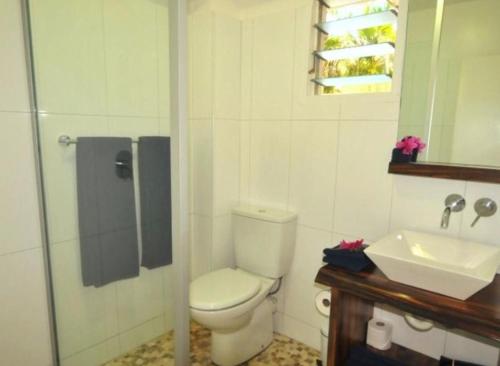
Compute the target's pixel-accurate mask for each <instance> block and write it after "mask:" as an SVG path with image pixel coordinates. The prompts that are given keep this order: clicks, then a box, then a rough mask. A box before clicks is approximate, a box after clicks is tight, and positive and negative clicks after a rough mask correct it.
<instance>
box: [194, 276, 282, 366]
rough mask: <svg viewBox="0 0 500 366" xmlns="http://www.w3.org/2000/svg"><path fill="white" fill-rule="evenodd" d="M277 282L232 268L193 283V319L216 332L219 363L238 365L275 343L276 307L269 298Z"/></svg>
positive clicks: (214, 344)
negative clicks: (273, 339) (273, 324)
mask: <svg viewBox="0 0 500 366" xmlns="http://www.w3.org/2000/svg"><path fill="white" fill-rule="evenodd" d="M275 283H276V281H275V280H273V279H268V278H264V277H260V276H257V275H254V274H251V273H248V272H246V271H243V270H241V269H231V268H225V269H221V270H217V271H214V272H210V273H207V274H205V275H203V276H201V277H198V278H197V279H196V280H194V281H193V282H192V283H191V288H190V299H189V301H190V311H191V317H192V319H193V320H195V321H196V322H198V323H200V324H201V325H203V326H205V327H207V328H209V329H210V330H211V331H212V348H211V358H212V361H213V362H214V363H215V364H217V365H220V366H234V365H238V364H240V363H242V362H244V361H246V360H248V359H249V358H251V357H253V356H254V355H256V354H257V353H259V352H261V351H262V350H264V349H265V348H266V347H267V346H268V345H269V344H270V343H271V341H272V337H273V326H272V321H273V319H272V313H273V308H274V306H273V304H272V302H271V301H270V300H269V299H267V297H268V295H269V292H270V290H271V289H272V288H273V285H274V284H275Z"/></svg>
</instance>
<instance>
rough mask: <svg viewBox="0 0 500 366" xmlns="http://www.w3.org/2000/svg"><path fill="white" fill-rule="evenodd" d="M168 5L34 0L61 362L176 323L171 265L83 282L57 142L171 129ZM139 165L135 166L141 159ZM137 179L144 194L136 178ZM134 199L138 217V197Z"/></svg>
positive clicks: (88, 358) (105, 356) (66, 165)
mask: <svg viewBox="0 0 500 366" xmlns="http://www.w3.org/2000/svg"><path fill="white" fill-rule="evenodd" d="M167 4H168V1H167V0H159V1H135V0H126V1H122V0H90V1H87V0H74V1H70V2H67V1H62V0H50V1H35V2H33V3H32V8H31V15H32V19H33V45H34V60H35V74H36V81H37V86H38V97H39V108H40V110H41V113H40V132H41V146H42V162H43V167H44V183H45V189H46V197H47V216H48V226H49V227H48V229H49V240H50V249H51V260H52V268H53V271H52V275H53V278H54V300H55V307H56V309H55V310H56V321H57V330H58V335H59V346H60V356H61V359H62V364H63V365H82V366H83V365H84V366H91V365H98V364H101V363H102V362H104V361H106V360H109V359H111V358H113V357H115V356H117V355H119V354H121V353H124V352H126V351H129V350H131V348H133V347H135V346H137V345H139V344H141V343H144V342H145V341H147V340H149V339H152V338H154V337H156V336H158V335H160V334H162V333H165V332H166V331H169V330H171V329H172V328H173V316H172V314H171V313H172V311H173V300H172V285H173V284H172V280H171V277H172V275H173V274H172V271H171V268H170V267H171V266H168V267H163V268H158V269H154V270H148V269H145V268H141V272H140V276H139V277H137V278H133V279H128V280H124V281H118V282H115V283H112V284H109V285H106V286H104V287H102V288H94V287H84V286H83V284H82V280H81V264H80V250H79V243H78V220H77V217H78V216H77V199H76V169H75V148H74V146H69V147H66V146H61V145H59V144H58V143H57V138H58V136H59V135H61V134H68V135H70V136H71V137H73V138H76V137H78V136H127V137H131V138H134V139H137V138H138V137H139V136H145V135H168V134H169V130H170V128H169V123H170V121H169V92H168V90H169V74H168V71H169V64H168V60H169V34H168V7H167ZM133 148H134V149H136V146H134V147H133ZM134 156H136V154H134ZM134 168H135V169H136V171H137V168H138V167H137V161H136V160H135V159H134ZM135 188H136V198H138V197H139V195H138V192H137V189H138V185H137V184H136V185H135ZM19 207H22V205H21V206H19ZM136 207H137V210H138V212H137V213H138V221H139V219H140V218H139V207H140V205H139V203H138V202H137V204H136Z"/></svg>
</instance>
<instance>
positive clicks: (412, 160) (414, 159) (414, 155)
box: [411, 149, 418, 163]
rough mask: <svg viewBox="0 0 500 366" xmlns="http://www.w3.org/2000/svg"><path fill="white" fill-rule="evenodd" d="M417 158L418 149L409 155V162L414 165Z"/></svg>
mask: <svg viewBox="0 0 500 366" xmlns="http://www.w3.org/2000/svg"><path fill="white" fill-rule="evenodd" d="M417 157H418V149H414V150H413V152H412V154H411V162H412V163H416V162H417Z"/></svg>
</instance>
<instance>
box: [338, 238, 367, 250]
mask: <svg viewBox="0 0 500 366" xmlns="http://www.w3.org/2000/svg"><path fill="white" fill-rule="evenodd" d="M363 242H364V240H363V239H359V240H355V241H345V240H342V241H341V242H340V249H347V250H357V249H359V248H361V247H362V246H363Z"/></svg>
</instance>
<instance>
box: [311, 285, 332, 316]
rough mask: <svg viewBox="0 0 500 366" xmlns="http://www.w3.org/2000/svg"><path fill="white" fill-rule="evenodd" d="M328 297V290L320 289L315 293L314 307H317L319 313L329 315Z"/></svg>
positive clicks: (329, 297) (329, 296)
mask: <svg viewBox="0 0 500 366" xmlns="http://www.w3.org/2000/svg"><path fill="white" fill-rule="evenodd" d="M330 299H331V295H330V291H326V290H324V291H320V292H318V294H317V295H316V299H315V302H316V309H318V311H319V312H320V314H321V315H324V316H330Z"/></svg>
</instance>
